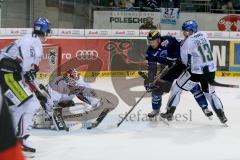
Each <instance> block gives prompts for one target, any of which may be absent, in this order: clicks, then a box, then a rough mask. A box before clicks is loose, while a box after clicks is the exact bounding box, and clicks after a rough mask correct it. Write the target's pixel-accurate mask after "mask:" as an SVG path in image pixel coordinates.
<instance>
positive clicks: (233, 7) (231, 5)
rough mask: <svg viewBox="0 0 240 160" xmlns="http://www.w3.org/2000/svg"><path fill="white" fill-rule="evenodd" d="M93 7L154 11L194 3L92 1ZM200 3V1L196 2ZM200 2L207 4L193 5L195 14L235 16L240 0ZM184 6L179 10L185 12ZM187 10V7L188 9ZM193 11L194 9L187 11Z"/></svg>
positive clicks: (174, 0)
mask: <svg viewBox="0 0 240 160" xmlns="http://www.w3.org/2000/svg"><path fill="white" fill-rule="evenodd" d="M92 2H93V4H94V5H97V6H104V7H113V8H118V9H119V8H120V9H131V8H140V9H143V10H144V9H146V8H148V9H152V10H154V9H156V8H160V7H163V8H181V7H180V4H187V3H189V5H193V4H194V3H196V1H193V0H92ZM198 2H200V1H198ZM202 2H207V3H206V5H207V7H203V5H201V7H202V8H200V9H199V6H197V5H195V6H196V8H195V11H196V12H209V11H210V12H211V13H226V14H236V13H240V0H209V1H206V0H203V1H202ZM184 8H185V5H184V7H183V8H181V10H183V11H185V9H184ZM188 10H189V7H188ZM189 11H194V9H192V10H189Z"/></svg>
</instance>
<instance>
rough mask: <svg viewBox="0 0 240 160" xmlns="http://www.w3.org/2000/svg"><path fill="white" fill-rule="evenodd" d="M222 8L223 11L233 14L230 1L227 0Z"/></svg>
mask: <svg viewBox="0 0 240 160" xmlns="http://www.w3.org/2000/svg"><path fill="white" fill-rule="evenodd" d="M222 9H223V13H226V14H235V13H236V12H235V10H234V8H233V3H232V1H227V4H226V5H223V6H222Z"/></svg>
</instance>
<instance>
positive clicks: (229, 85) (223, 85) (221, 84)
mask: <svg viewBox="0 0 240 160" xmlns="http://www.w3.org/2000/svg"><path fill="white" fill-rule="evenodd" d="M212 85H214V86H218V87H229V88H240V86H239V85H234V84H224V83H219V82H216V81H214V82H213V84H212Z"/></svg>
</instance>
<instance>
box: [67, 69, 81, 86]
mask: <svg viewBox="0 0 240 160" xmlns="http://www.w3.org/2000/svg"><path fill="white" fill-rule="evenodd" d="M64 78H65V81H66V83H67V84H69V85H75V83H76V81H77V80H78V79H79V75H78V72H77V70H76V69H75V68H72V69H69V70H67V72H66V74H65V76H64Z"/></svg>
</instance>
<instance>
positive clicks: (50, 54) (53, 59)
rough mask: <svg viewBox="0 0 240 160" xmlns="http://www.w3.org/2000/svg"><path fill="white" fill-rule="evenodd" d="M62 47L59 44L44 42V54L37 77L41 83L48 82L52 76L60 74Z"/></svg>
mask: <svg viewBox="0 0 240 160" xmlns="http://www.w3.org/2000/svg"><path fill="white" fill-rule="evenodd" d="M60 64H61V47H60V45H59V44H44V45H43V56H42V60H41V62H40V65H39V67H40V70H39V73H38V75H37V79H38V81H39V82H40V83H43V84H47V83H48V81H49V78H50V77H55V76H57V75H59V74H60V71H61V70H60Z"/></svg>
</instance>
